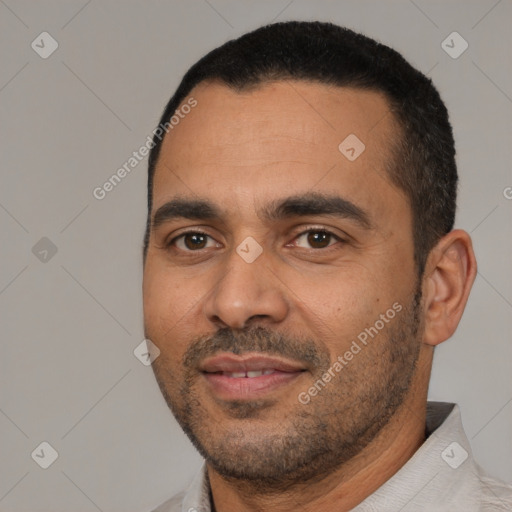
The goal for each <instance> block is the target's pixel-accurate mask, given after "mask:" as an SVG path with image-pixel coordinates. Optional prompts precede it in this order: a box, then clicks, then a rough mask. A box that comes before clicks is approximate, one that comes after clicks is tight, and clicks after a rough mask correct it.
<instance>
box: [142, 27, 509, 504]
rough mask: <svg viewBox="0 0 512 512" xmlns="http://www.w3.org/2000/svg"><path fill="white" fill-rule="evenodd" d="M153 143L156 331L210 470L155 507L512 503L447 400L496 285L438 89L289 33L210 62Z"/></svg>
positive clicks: (322, 31)
mask: <svg viewBox="0 0 512 512" xmlns="http://www.w3.org/2000/svg"><path fill="white" fill-rule="evenodd" d="M162 127H164V128H165V131H166V132H167V133H166V134H165V136H162ZM153 142H154V147H153V149H152V152H151V155H150V160H149V180H148V205H149V208H148V224H147V231H146V237H145V247H144V287H143V288H144V289H143V293H144V320H145V334H146V338H148V339H149V340H151V343H150V344H149V345H150V349H152V350H153V351H154V352H153V353H154V355H155V356H156V354H159V356H158V357H155V359H154V361H153V369H154V372H155V376H156V378H157V381H158V384H159V386H160V389H161V391H162V393H163V395H164V397H165V400H166V401H167V403H168V405H169V407H170V408H171V409H172V411H173V413H174V415H175V417H176V419H177V420H178V422H179V423H180V425H181V427H182V428H183V430H184V431H185V432H186V434H187V435H188V436H189V437H190V439H191V440H192V442H193V443H194V445H195V447H196V448H197V449H198V451H199V452H200V453H201V455H202V456H203V457H204V458H205V465H204V467H203V469H202V470H201V472H200V474H199V475H198V476H197V478H196V480H195V481H194V483H193V484H192V486H191V488H190V489H189V490H188V491H187V492H186V493H184V494H182V495H180V496H177V497H176V498H174V499H171V500H170V501H168V502H166V503H164V504H163V505H162V506H160V507H159V508H158V509H157V511H158V512H164V511H166V512H167V511H189V512H193V511H198V512H199V511H200V512H203V511H214V510H215V511H217V512H235V511H236V512H240V511H283V512H285V511H295V510H302V511H308V512H309V511H317V510H326V511H338V512H343V511H347V510H357V511H370V510H371V511H393V512H396V511H398V510H404V511H405V510H434V511H441V510H446V511H448V510H449V511H464V512H467V511H473V510H475V511H476V510H511V509H512V490H511V489H510V487H507V486H505V485H504V484H501V483H499V482H496V481H493V480H491V479H489V478H488V477H486V476H485V475H484V474H483V472H482V470H481V469H480V468H479V467H478V466H477V465H476V463H475V462H474V461H473V460H472V457H471V450H470V447H469V443H468V440H467V438H466V437H465V435H464V432H463V430H462V426H461V422H460V417H459V410H458V408H457V406H456V405H454V404H443V403H432V404H428V405H427V391H428V382H429V377H430V370H431V365H432V357H433V352H434V347H435V346H436V345H438V344H439V343H441V342H443V341H444V340H446V339H448V338H449V337H450V336H451V335H452V334H453V332H454V331H455V329H456V327H457V324H458V323H459V320H460V318H461V316H462V313H463V310H464V307H465V304H466V301H467V298H468V295H469V292H470V289H471V286H472V284H473V281H474V278H475V274H476V262H475V256H474V253H473V249H472V245H471V240H470V237H469V235H468V234H467V233H466V232H464V231H462V230H453V229H452V228H453V223H454V217H455V199H456V185H457V171H456V166H455V160H454V155H455V150H454V142H453V137H452V130H451V126H450V123H449V121H448V114H447V112H446V108H445V107H444V104H443V103H442V101H441V99H440V97H439V94H438V93H437V91H436V89H435V88H434V87H433V85H432V83H431V82H430V80H428V79H427V78H426V77H425V76H423V75H422V74H421V73H419V72H418V71H416V70H415V69H413V68H412V67H411V66H410V65H409V64H408V63H407V62H406V61H405V60H404V59H403V58H402V57H401V56H400V55H399V54H398V53H396V52H395V51H393V50H391V49H390V48H388V47H386V46H383V45H381V44H378V43H376V42H375V41H373V40H371V39H369V38H367V37H364V36H362V35H359V34H356V33H354V32H352V31H350V30H347V29H344V28H341V27H337V26H335V25H332V24H326V23H316V22H315V23H305V22H288V23H278V24H274V25H270V26H267V27H263V28H261V29H258V30H256V31H254V32H252V33H250V34H246V35H244V36H243V37H241V38H239V39H237V40H234V41H230V42H228V43H226V44H225V45H223V46H221V47H219V48H217V49H216V50H214V51H212V52H211V53H209V54H208V55H207V56H205V57H204V58H203V59H201V60H200V61H199V62H198V63H196V64H195V65H194V66H193V67H192V68H191V69H190V70H189V71H188V73H187V74H186V75H185V77H184V79H183V81H182V82H181V84H180V86H179V87H178V90H177V91H176V93H175V95H174V96H173V97H172V98H171V100H170V102H169V104H168V105H167V108H166V109H165V112H164V114H163V116H162V118H161V123H160V126H159V131H155V137H154V139H153ZM157 349H158V350H157Z"/></svg>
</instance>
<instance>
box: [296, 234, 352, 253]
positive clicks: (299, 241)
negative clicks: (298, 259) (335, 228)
mask: <svg viewBox="0 0 512 512" xmlns="http://www.w3.org/2000/svg"><path fill="white" fill-rule="evenodd" d="M295 240H296V242H295V245H297V246H299V247H304V248H306V249H326V248H327V247H330V246H331V245H334V244H335V243H336V242H342V241H343V240H342V239H341V238H340V237H338V236H336V235H335V234H334V233H331V232H330V231H326V230H325V229H310V230H308V231H304V233H301V234H300V235H299V236H298V237H297V238H296V239H295ZM304 244H307V245H304Z"/></svg>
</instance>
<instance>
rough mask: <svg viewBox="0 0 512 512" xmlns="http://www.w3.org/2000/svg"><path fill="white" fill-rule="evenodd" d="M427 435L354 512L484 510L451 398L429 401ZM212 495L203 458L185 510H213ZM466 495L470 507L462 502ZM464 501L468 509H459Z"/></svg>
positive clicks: (468, 451) (477, 479) (188, 493)
mask: <svg viewBox="0 0 512 512" xmlns="http://www.w3.org/2000/svg"><path fill="white" fill-rule="evenodd" d="M426 435H427V439H426V441H425V442H424V443H423V445H422V446H421V447H420V448H419V449H418V450H417V451H416V453H415V454H414V455H413V456H412V457H411V458H410V459H409V460H408V461H407V463H406V464H405V465H404V466H402V468H401V469H400V470H399V471H398V472H397V473H395V475H394V476H393V477H391V478H390V479H389V480H388V481H387V482H385V483H384V484H383V485H382V486H381V487H379V489H377V491H376V492H374V493H373V494H371V495H370V496H368V497H367V498H366V499H365V500H364V501H363V502H362V503H360V504H359V505H357V506H356V507H355V508H354V509H353V511H354V512H375V511H385V510H393V511H397V510H404V512H405V511H406V510H424V508H421V507H425V506H426V507H427V509H428V510H436V511H439V512H440V511H444V510H446V511H448V510H464V511H466V512H472V511H473V510H475V511H476V510H478V505H477V503H476V502H474V501H473V500H472V498H471V497H472V496H474V489H475V488H476V486H477V485H478V482H479V476H478V468H477V467H476V464H475V462H474V461H473V456H472V452H471V447H470V445H469V441H468V439H467V437H466V435H465V433H464V430H463V427H462V421H461V417H460V410H459V407H458V406H457V405H456V404H451V403H444V402H428V404H427V422H426ZM210 494H211V493H210V485H209V481H208V473H207V471H206V464H205V463H203V466H202V467H201V470H200V471H199V473H198V474H197V475H196V477H195V479H194V481H193V482H192V484H191V487H190V488H189V490H188V492H187V493H186V494H185V497H184V499H183V502H182V508H181V512H190V511H193V512H211V504H210V503H211V502H210ZM465 497H466V498H465ZM466 499H467V500H468V502H467V506H466V505H464V503H462V502H461V500H463V501H465V500H466ZM454 500H456V501H454ZM455 503H457V508H455V507H454V504H455ZM461 503H462V505H463V506H465V507H466V508H458V507H459V506H460V505H461ZM450 507H451V508H450Z"/></svg>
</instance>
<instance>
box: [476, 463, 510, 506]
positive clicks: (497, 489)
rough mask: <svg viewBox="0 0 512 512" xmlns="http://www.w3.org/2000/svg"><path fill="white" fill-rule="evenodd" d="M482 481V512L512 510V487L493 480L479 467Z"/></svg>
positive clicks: (479, 475) (479, 477)
mask: <svg viewBox="0 0 512 512" xmlns="http://www.w3.org/2000/svg"><path fill="white" fill-rule="evenodd" d="M477 468H478V479H479V481H480V500H479V501H480V507H481V508H480V510H481V511H482V512H494V511H498V510H507V511H510V510H512V485H510V484H506V483H504V482H502V481H500V480H496V479H494V478H491V477H490V476H489V475H487V474H485V472H484V471H483V470H482V468H480V467H479V466H478V465H477Z"/></svg>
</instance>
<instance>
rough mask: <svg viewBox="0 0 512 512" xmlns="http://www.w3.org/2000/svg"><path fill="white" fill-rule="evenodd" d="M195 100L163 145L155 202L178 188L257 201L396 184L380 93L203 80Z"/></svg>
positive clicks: (367, 193) (358, 193)
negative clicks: (238, 87)
mask: <svg viewBox="0 0 512 512" xmlns="http://www.w3.org/2000/svg"><path fill="white" fill-rule="evenodd" d="M190 97H192V98H194V99H195V101H197V106H195V107H194V109H192V110H191V111H190V113H188V114H187V115H185V116H183V118H182V119H181V120H180V122H179V124H178V125H176V126H175V127H174V128H173V129H172V130H171V131H170V132H169V133H168V134H167V135H166V137H165V139H164V142H163V145H162V148H161V152H160V158H159V161H158V165H157V170H156V173H155V177H154V188H153V196H154V202H153V204H154V208H157V207H158V205H159V204H162V203H163V202H164V201H165V200H168V199H169V197H171V196H172V195H173V194H180V195H183V194H185V195H200V196H205V195H208V194H210V195H211V194H215V195H216V196H217V198H218V200H219V201H223V200H224V199H227V196H228V195H229V197H230V198H231V199H232V200H235V198H236V196H237V195H238V198H239V199H240V200H241V199H242V198H243V197H245V199H246V200H247V199H248V198H249V196H250V199H251V201H252V202H253V203H254V201H257V202H261V200H262V199H263V197H264V196H272V195H273V194H274V195H276V196H279V197H281V196H283V192H289V193H290V195H293V194H300V193H304V192H306V191H311V190H313V191H318V192H332V190H333V189H338V190H339V189H340V187H341V188H342V189H343V190H342V192H343V193H344V195H349V196H351V197H352V198H355V199H358V198H359V199H360V200H361V201H363V202H368V201H369V200H371V196H372V195H373V196H375V187H377V188H379V189H380V191H381V192H384V191H385V190H384V189H389V188H390V187H391V188H392V189H393V188H394V187H393V186H391V184H390V183H389V180H388V178H387V173H386V171H385V168H386V165H387V164H388V163H389V162H390V161H391V160H392V159H393V152H392V146H393V140H394V139H395V138H396V137H397V128H396V126H395V122H394V117H393V115H392V114H390V111H389V105H388V102H387V100H386V99H385V97H384V96H383V95H382V94H380V93H377V92H374V91H366V90H361V89H354V88H345V87H343V88H342V87H335V86H327V85H324V84H319V83H312V82H305V81H279V82H273V83H268V84H264V85H260V86H258V87H256V88H252V89H250V90H246V91H241V92H239V91H235V90H232V89H230V88H228V87H227V86H225V85H221V84H218V83H202V84H200V85H199V86H197V87H196V88H195V89H194V90H193V91H192V92H191V94H190V95H189V98H190ZM187 100H188V98H187ZM187 100H185V101H187ZM340 145H341V149H340ZM352 149H353V151H352ZM347 150H349V152H348V153H347ZM344 151H345V153H344ZM354 155H355V156H356V158H353V157H354ZM348 157H351V158H348ZM372 187H373V190H372ZM394 192H395V194H399V195H400V192H399V191H397V190H395V191H394ZM260 196H261V197H260ZM238 204H239V203H238Z"/></svg>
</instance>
